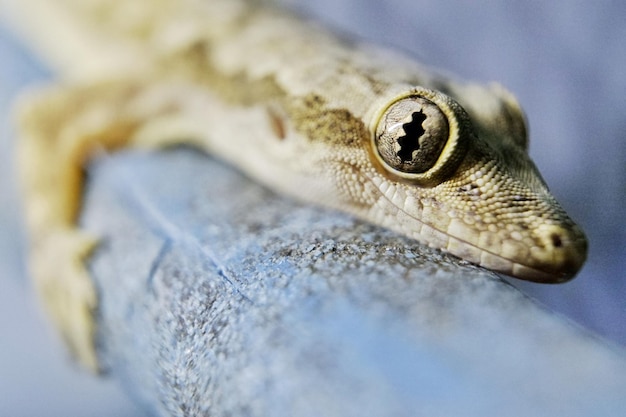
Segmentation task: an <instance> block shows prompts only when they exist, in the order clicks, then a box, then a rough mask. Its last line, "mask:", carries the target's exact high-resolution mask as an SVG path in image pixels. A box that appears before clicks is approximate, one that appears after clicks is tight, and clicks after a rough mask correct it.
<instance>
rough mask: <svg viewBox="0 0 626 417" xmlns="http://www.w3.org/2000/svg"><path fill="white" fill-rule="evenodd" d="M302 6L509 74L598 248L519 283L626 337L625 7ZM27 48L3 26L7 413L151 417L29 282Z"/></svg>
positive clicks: (464, 67)
mask: <svg viewBox="0 0 626 417" xmlns="http://www.w3.org/2000/svg"><path fill="white" fill-rule="evenodd" d="M7 1H11V0H7ZM14 1H17V0H14ZM291 3H297V4H300V5H301V6H302V7H303V10H306V11H308V12H310V13H312V14H313V15H317V16H318V17H320V18H321V19H322V20H324V21H326V22H330V24H331V25H333V26H336V27H339V28H341V29H342V30H344V31H348V32H351V33H356V34H358V35H360V36H362V37H365V38H368V39H371V40H374V41H376V42H377V43H383V44H389V45H392V46H395V47H400V48H402V49H405V50H408V51H409V52H411V53H412V54H413V55H415V56H416V58H418V59H419V60H421V61H422V62H425V63H428V64H429V65H432V66H435V67H439V68H444V69H445V70H447V71H449V72H451V73H454V74H457V75H459V76H461V77H463V78H467V79H473V80H478V81H492V80H495V81H498V82H500V83H502V84H503V85H505V86H506V87H507V88H508V89H510V90H511V91H512V92H514V93H515V94H516V96H517V97H518V99H519V100H520V102H521V103H522V106H523V107H524V109H525V110H526V112H527V115H528V119H529V124H530V132H531V154H532V156H533V159H534V160H535V162H536V163H537V165H538V166H539V168H540V170H541V172H542V173H543V175H544V177H545V179H546V181H547V182H548V184H549V185H550V187H551V190H552V192H553V193H554V194H555V195H556V196H557V198H558V199H559V200H560V201H561V202H562V204H563V205H564V206H565V208H566V209H567V210H568V211H569V212H570V214H571V215H572V217H573V218H574V219H575V220H577V221H578V222H579V223H580V224H581V225H582V226H583V228H584V229H585V230H586V231H587V233H588V236H589V240H590V254H589V261H588V263H587V265H586V266H585V268H584V269H583V271H582V272H581V274H580V275H579V277H578V278H577V279H576V280H574V281H572V282H571V283H568V284H564V285H559V286H541V285H534V284H526V283H522V282H519V281H513V280H512V281H511V282H512V283H513V284H514V285H515V286H517V287H519V288H521V289H523V290H524V291H525V292H526V293H528V294H530V295H531V296H533V297H536V298H538V299H539V300H540V302H542V303H544V304H545V305H546V306H548V308H550V309H553V310H556V311H557V312H560V313H562V314H564V315H566V316H567V317H569V318H571V319H572V320H574V321H575V322H577V323H580V324H581V325H583V326H585V327H587V328H590V329H592V330H593V331H595V332H596V333H598V334H600V335H602V336H604V337H606V338H608V339H610V340H611V341H612V342H614V343H616V344H620V345H626V301H625V297H624V294H625V293H626V274H625V273H624V270H625V269H626V256H625V255H626V214H625V211H624V208H623V206H624V203H625V202H626V140H625V136H626V133H625V132H626V98H625V97H626V76H625V75H624V69H625V68H626V49H625V48H624V44H625V43H626V26H625V25H624V24H623V22H624V21H625V20H626V4H625V3H623V2H608V1H607V2H598V3H589V2H582V1H581V2H574V1H553V2H541V1H529V2H518V3H513V2H506V1H503V0H502V1H479V2H472V4H471V6H470V5H469V3H468V5H466V6H463V5H461V4H459V3H456V2H454V3H453V2H445V1H437V0H425V1H420V2H412V1H409V0H386V1H369V2H364V1H356V0H353V1H349V0H346V1H337V0H334V1H330V0H322V1H317V2H309V3H307V2H305V1H291ZM0 7H1V6H0ZM26 51H27V50H26V49H25V48H24V47H23V46H22V45H20V44H19V43H17V41H16V40H15V39H13V38H12V37H11V35H10V33H9V31H8V28H7V26H0V111H1V113H0V286H1V287H0V330H1V334H2V342H1V343H0V415H12V416H20V415H23V416H32V415H48V416H55V415H64V416H68V415H80V416H90V415H93V416H99V415H119V416H124V415H128V416H131V415H142V413H141V412H140V411H139V410H138V409H137V408H135V406H134V405H132V403H130V401H129V400H128V399H127V398H126V397H125V396H124V394H123V393H122V392H120V390H119V389H118V388H117V386H116V385H115V383H114V382H113V381H108V380H105V379H104V380H103V379H96V378H93V377H91V376H90V375H87V374H84V373H83V372H82V371H80V370H77V369H75V368H74V367H73V366H72V365H71V364H70V362H69V361H68V359H67V357H66V355H65V352H64V350H63V349H62V347H61V345H60V342H59V340H58V339H57V338H56V335H54V334H53V333H52V331H51V329H50V328H49V327H48V325H47V323H46V322H45V319H44V318H43V315H42V314H41V312H40V310H39V307H38V306H37V304H36V302H35V300H34V297H33V295H32V293H31V291H30V284H29V283H28V281H27V280H26V278H25V273H24V267H23V262H24V259H23V247H22V239H21V234H22V230H21V226H20V219H19V203H18V199H17V198H16V187H15V183H14V178H13V176H12V169H13V167H12V163H13V159H12V149H13V145H12V141H13V140H14V132H13V131H12V127H11V123H10V114H9V112H8V111H9V109H10V107H11V102H12V101H13V100H14V99H15V98H16V97H17V95H18V92H19V91H22V90H23V89H24V88H25V87H27V86H32V85H36V84H41V83H42V82H44V81H45V80H47V79H50V78H51V76H50V75H49V74H48V73H47V72H46V71H45V69H43V68H42V67H40V66H39V65H38V64H37V63H36V62H35V61H33V60H32V58H31V57H29V55H28V54H27V52H26Z"/></svg>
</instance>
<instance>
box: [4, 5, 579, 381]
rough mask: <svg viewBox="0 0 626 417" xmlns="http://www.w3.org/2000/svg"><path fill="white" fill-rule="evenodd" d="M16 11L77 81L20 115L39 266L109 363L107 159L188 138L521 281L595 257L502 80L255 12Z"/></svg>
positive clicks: (313, 196) (77, 342)
mask: <svg viewBox="0 0 626 417" xmlns="http://www.w3.org/2000/svg"><path fill="white" fill-rule="evenodd" d="M17 3H19V4H18V5H16V6H14V12H15V15H16V16H17V21H18V22H24V25H23V27H24V28H26V29H28V28H31V29H32V28H37V30H32V31H30V32H29V31H28V30H26V32H27V33H26V34H25V35H26V37H27V38H29V39H30V40H31V43H32V44H33V46H34V47H35V48H36V49H38V50H39V52H40V53H41V54H42V55H43V56H44V57H46V59H48V61H49V62H50V63H51V65H53V66H55V67H56V68H57V69H58V71H59V73H60V75H61V76H62V77H65V78H66V80H68V81H66V82H67V84H66V85H64V86H60V87H52V88H50V89H48V90H45V91H43V92H39V93H35V94H34V95H31V96H30V97H28V98H26V99H25V100H24V101H23V103H22V107H21V111H20V115H21V116H20V126H21V132H22V134H21V136H22V138H21V140H20V143H19V151H20V161H19V162H20V168H21V171H22V178H23V185H24V187H23V188H24V195H25V199H26V212H27V220H28V223H29V228H30V230H31V242H32V248H33V249H32V257H31V270H32V273H33V276H34V278H35V281H36V283H37V287H38V289H39V292H40V293H41V294H42V296H43V298H44V301H45V302H46V304H47V306H48V307H49V309H50V311H51V313H52V315H53V317H54V318H55V320H56V322H57V323H58V325H59V326H60V328H61V330H62V332H63V334H64V336H65V338H66V339H67V340H68V342H69V345H70V346H71V347H72V349H73V350H74V352H75V353H76V355H77V356H78V358H79V359H80V360H81V361H82V362H83V363H84V364H86V365H87V366H89V367H91V368H93V369H97V367H98V362H97V357H96V354H95V349H94V345H93V335H94V322H93V317H92V314H93V311H94V309H95V308H96V306H97V295H96V294H95V291H94V289H93V287H92V284H91V280H90V278H89V276H88V273H87V272H86V270H85V268H84V266H83V262H84V259H85V257H87V256H88V254H89V252H90V250H91V249H92V248H93V247H94V245H95V244H96V242H97V239H96V237H89V236H85V235H84V233H83V232H81V231H79V230H78V229H77V228H76V225H75V221H76V218H77V216H78V213H79V210H80V196H81V184H82V177H81V167H82V166H83V165H84V164H85V163H86V162H87V161H88V160H89V158H90V156H91V155H92V154H93V153H94V152H95V151H96V150H97V149H102V148H106V149H110V150H114V149H118V148H122V147H129V146H133V147H145V148H155V147H163V146H166V145H169V144H175V143H179V142H181V141H183V140H182V139H184V142H185V143H191V144H193V145H196V146H198V147H200V148H202V149H204V150H206V151H207V152H210V153H213V154H215V155H218V156H220V157H221V158H223V159H225V160H227V161H229V162H231V163H232V164H233V165H235V166H237V167H238V168H239V169H241V170H242V171H244V172H246V173H247V174H249V175H250V176H251V177H252V178H256V179H258V181H260V182H262V183H264V184H266V185H267V186H269V187H271V188H273V189H275V190H278V191H281V192H285V193H287V194H290V195H292V196H295V197H297V198H300V199H302V200H306V201H311V202H316V203H321V204H324V205H327V206H331V207H334V208H337V209H339V210H343V211H346V212H349V213H352V214H354V215H356V216H359V217H361V218H363V219H365V220H367V221H369V222H372V223H375V224H378V225H381V226H384V227H388V228H390V229H393V230H395V231H397V232H399V233H401V234H404V235H407V236H410V237H412V238H414V239H415V240H417V241H419V242H422V243H424V244H427V245H430V246H434V247H437V248H440V249H443V250H445V251H447V252H450V253H452V254H454V255H457V256H459V257H461V258H464V259H466V260H468V261H470V262H473V263H475V264H477V265H481V266H483V267H486V268H489V269H492V270H495V271H498V272H501V273H504V274H507V275H511V276H514V277H517V278H521V279H527V280H531V281H538V282H548V283H555V282H563V281H566V280H568V279H570V278H572V277H573V276H574V275H575V274H576V273H577V272H578V270H579V269H580V268H581V266H582V265H583V263H584V261H585V258H586V251H587V244H586V240H585V236H584V234H583V232H582V231H581V230H580V228H579V227H578V226H576V225H575V224H574V222H573V221H572V220H571V219H570V218H569V217H568V216H567V214H566V213H565V212H564V211H563V209H562V208H561V207H560V206H559V205H558V203H557V202H556V201H555V199H554V198H553V197H552V196H551V195H550V193H549V192H548V189H547V187H546V185H545V183H544V182H543V180H542V179H541V177H540V175H539V173H538V172H537V169H536V168H535V166H534V164H533V163H532V161H531V160H530V159H529V157H528V154H527V144H528V142H527V136H526V129H525V123H524V118H523V115H522V112H521V110H520V108H519V106H518V104H517V102H516V101H515V99H514V98H513V97H512V96H511V95H510V94H509V93H507V92H506V91H505V90H504V89H502V88H501V87H499V86H497V85H489V86H479V85H475V84H470V83H462V82H457V81H453V80H450V79H448V78H446V77H444V76H440V75H437V74H435V73H432V72H430V71H427V70H425V69H424V68H423V67H421V66H420V65H418V64H416V63H414V62H412V61H411V60H409V59H407V58H406V57H404V56H401V55H398V54H395V53H393V52H389V51H386V50H381V49H378V48H375V47H373V46H370V45H364V44H360V43H355V42H348V41H345V40H339V39H338V38H336V37H334V36H333V35H331V34H329V33H328V32H326V31H325V30H324V29H322V28H319V27H317V26H315V25H313V24H311V23H305V22H302V21H300V20H297V19H296V18H294V17H293V16H291V15H289V14H286V13H283V12H279V11H275V10H267V9H262V8H259V7H257V6H256V3H254V2H244V1H238V0H213V1H206V2H201V1H192V0H186V1H174V0H158V1H155V0H135V1H133V2H124V1H121V0H120V1H107V0H91V1H89V0H82V1H81V0H57V1H48V0H45V1H42V0H27V1H22V2H17ZM33 7H35V8H44V9H45V8H47V9H46V12H45V13H40V14H37V16H39V17H41V16H47V17H45V18H44V19H43V20H42V21H39V20H36V19H38V17H37V16H35V14H33V13H30V12H28V11H27V10H33V9H32V8H33ZM41 27H45V28H46V30H45V31H41V30H39V29H41ZM53 34H55V35H56V36H53ZM51 40H53V41H51ZM51 42H55V43H51ZM59 43H61V44H62V45H63V48H60V47H59Z"/></svg>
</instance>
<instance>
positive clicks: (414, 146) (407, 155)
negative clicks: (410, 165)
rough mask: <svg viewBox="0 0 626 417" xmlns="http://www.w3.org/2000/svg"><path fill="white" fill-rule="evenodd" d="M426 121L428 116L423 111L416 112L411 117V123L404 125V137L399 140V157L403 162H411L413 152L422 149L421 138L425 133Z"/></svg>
mask: <svg viewBox="0 0 626 417" xmlns="http://www.w3.org/2000/svg"><path fill="white" fill-rule="evenodd" d="M425 120H426V115H425V114H424V113H422V112H421V111H418V112H414V113H413V114H412V115H411V121H410V122H408V123H404V124H403V125H402V129H403V130H404V136H400V137H399V138H398V145H400V150H399V151H398V153H397V155H398V157H399V158H400V159H402V162H411V161H412V160H413V152H414V151H416V150H418V149H419V147H420V143H419V138H420V137H421V136H422V135H423V134H424V133H425V130H424V128H423V127H422V123H424V121H425Z"/></svg>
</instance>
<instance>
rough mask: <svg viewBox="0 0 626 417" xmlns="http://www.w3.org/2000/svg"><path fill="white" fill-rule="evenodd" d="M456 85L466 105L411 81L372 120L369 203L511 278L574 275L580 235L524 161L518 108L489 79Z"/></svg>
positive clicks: (582, 250)
mask: <svg viewBox="0 0 626 417" xmlns="http://www.w3.org/2000/svg"><path fill="white" fill-rule="evenodd" d="M461 88H463V87H458V90H457V91H456V94H455V97H457V98H461V99H462V98H463V97H464V95H470V94H469V93H471V96H472V100H473V102H477V103H478V104H475V105H474V106H475V107H470V106H471V105H469V106H468V105H466V106H462V105H461V104H459V102H457V101H456V100H455V99H452V98H451V97H450V96H449V95H447V94H443V93H440V92H437V91H434V90H430V89H426V88H421V87H418V88H413V89H410V90H409V91H406V93H403V94H400V95H398V96H396V97H394V98H393V99H392V100H390V101H389V102H388V103H387V104H386V105H385V106H382V108H381V109H380V111H379V112H378V113H377V115H376V116H375V117H374V118H373V120H374V123H373V125H372V126H371V128H370V131H371V138H372V140H371V155H372V158H371V159H373V160H374V164H375V165H376V167H377V171H378V172H379V173H380V174H382V176H383V177H384V178H385V179H384V180H382V179H376V178H373V179H372V181H373V182H374V183H375V184H377V185H379V188H380V194H381V198H380V201H381V202H379V203H378V204H377V205H378V206H379V207H378V208H379V209H383V208H382V206H384V205H385V204H388V203H391V206H393V207H395V208H396V209H397V210H396V211H395V213H394V214H395V215H394V216H384V217H386V218H390V217H393V218H394V223H395V224H386V226H387V227H390V228H392V229H395V230H398V231H400V232H403V233H404V234H407V235H409V236H412V237H415V238H416V239H417V240H420V241H422V242H425V243H428V244H429V245H431V246H434V247H438V248H441V249H443V250H446V251H448V252H450V253H452V254H454V255H456V256H459V257H461V258H463V259H466V260H468V261H470V262H472V263H475V264H478V265H481V266H484V267H486V268H489V269H492V270H495V271H498V272H502V273H504V274H507V275H510V276H513V277H516V278H520V279H525V280H530V281H537V282H546V283H558V282H565V281H567V280H569V279H571V278H573V277H574V275H575V274H576V273H577V272H578V271H579V270H580V268H581V267H582V265H583V263H584V261H585V259H586V255H587V241H586V238H585V235H584V233H583V232H582V230H581V229H580V228H579V227H578V226H577V225H576V224H575V223H574V222H573V221H572V220H571V219H570V217H569V216H568V215H567V214H566V212H565V211H564V210H563V209H562V208H561V206H560V205H559V203H558V202H557V201H556V200H555V198H554V197H553V196H552V195H551V194H550V192H549V191H548V188H547V186H546V184H545V182H544V180H543V179H542V178H541V175H540V174H539V172H538V170H537V168H536V167H535V165H534V163H533V162H532V161H531V159H530V158H529V156H528V153H527V145H528V141H527V135H526V129H525V124H524V119H523V115H522V112H521V110H520V109H519V106H518V105H517V103H516V102H515V100H514V99H513V98H512V96H511V95H510V94H508V93H506V92H505V91H504V90H503V89H501V88H500V87H497V86H491V87H490V88H489V89H485V88H484V87H480V90H476V91H471V92H468V91H467V89H469V88H474V87H471V86H470V87H464V88H465V89H466V90H465V91H463V90H461ZM476 88H477V89H478V88H479V87H476ZM481 94H483V95H484V97H483V98H484V99H483V100H481ZM477 97H478V101H476V98H477ZM494 97H495V98H494ZM490 103H491V104H493V103H495V105H497V106H499V107H500V108H499V109H498V111H497V112H492V111H491V110H490V109H488V108H486V107H487V106H489V105H490ZM493 114H497V115H498V116H497V117H494V116H493ZM385 201H386V202H385ZM387 210H389V209H387Z"/></svg>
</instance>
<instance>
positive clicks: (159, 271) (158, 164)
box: [84, 150, 626, 416]
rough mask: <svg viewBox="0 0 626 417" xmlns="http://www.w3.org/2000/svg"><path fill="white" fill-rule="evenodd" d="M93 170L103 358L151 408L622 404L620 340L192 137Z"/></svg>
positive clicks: (90, 207)
mask: <svg viewBox="0 0 626 417" xmlns="http://www.w3.org/2000/svg"><path fill="white" fill-rule="evenodd" d="M92 174H93V175H92V179H93V181H92V184H91V186H90V192H89V193H88V195H87V206H86V215H85V217H84V223H85V227H86V228H87V229H88V230H91V231H93V232H95V233H97V234H99V235H101V236H103V237H104V240H103V243H102V245H101V247H100V249H99V250H98V252H97V253H96V255H95V256H94V258H93V261H92V264H91V265H92V270H93V272H94V274H95V276H96V280H97V283H98V286H99V288H100V294H101V297H102V299H101V311H100V319H99V320H100V337H99V340H100V352H101V358H102V360H103V362H104V363H106V364H107V366H108V367H109V369H110V371H111V372H112V373H113V375H115V377H116V378H118V379H120V380H121V381H122V382H123V383H124V384H125V385H126V386H127V387H129V388H130V390H131V392H133V393H134V395H136V396H138V397H140V398H142V401H143V402H144V403H145V404H147V405H148V408H150V409H152V411H153V412H154V414H158V415H209V414H210V415H213V416H222V415H237V416H239V415H244V416H270V415H271V416H320V415H324V416H390V415H393V416H415V415H465V416H484V415H497V414H500V413H502V412H505V411H506V413H507V415H546V416H548V415H550V416H559V415H562V416H591V415H611V414H615V415H617V414H620V412H624V411H626V398H625V397H624V396H623V393H624V390H626V361H625V360H624V357H623V356H622V355H620V354H618V353H617V352H612V351H611V350H609V349H608V348H607V347H606V346H603V345H602V344H601V343H600V342H598V341H597V340H595V339H593V338H591V337H590V336H589V335H587V334H586V333H585V332H583V331H581V330H579V329H575V328H573V327H571V326H569V325H567V324H565V323H563V322H562V321H561V320H559V319H557V318H555V317H554V316H552V315H551V314H549V313H546V312H545V311H543V310H541V309H539V308H538V307H537V306H535V305H534V304H533V303H532V302H531V301H530V300H529V299H527V298H525V297H524V296H523V295H522V294H521V293H519V292H518V291H517V290H516V289H515V288H513V287H511V286H510V285H508V284H507V283H506V282H504V281H501V280H500V279H499V278H498V277H497V276H495V275H494V274H492V273H490V272H486V271H483V270H480V269H478V268H475V267H473V266H471V265H467V264H464V263H462V262H461V261H458V260H457V259H455V258H452V257H448V256H446V255H443V254H441V253H440V252H437V251H434V250H430V249H428V248H425V247H422V246H418V245H416V244H415V243H414V242H412V241H410V240H408V239H403V238H399V237H397V236H395V235H394V234H393V233H391V232H388V231H386V230H382V229H379V228H376V227H373V226H369V225H366V224H363V223H361V222H359V221H357V220H354V219H352V218H350V217H347V216H343V215H340V214H337V213H332V212H328V211H324V210H320V209H317V208H311V207H308V206H303V205H300V204H298V203H296V202H293V201H291V200H288V199H285V198H282V197H279V196H277V195H275V194H273V193H271V192H269V191H266V190H265V189H264V188H261V187H259V186H258V185H256V184H254V183H252V182H250V181H249V180H247V179H245V178H243V177H242V176H241V175H240V174H238V173H237V172H234V171H232V170H231V169H229V168H227V167H225V166H223V165H222V164H220V163H217V162H215V161H214V160H212V159H211V158H209V157H207V156H204V155H202V154H200V153H196V152H193V151H191V150H177V151H170V152H164V153H159V154H156V155H150V156H149V155H140V154H130V155H125V156H123V157H116V158H114V159H107V160H103V161H101V162H100V163H99V164H97V165H96V166H95V167H94V168H93V170H92ZM181 184H184V186H181ZM235 190H236V192H234V191H235ZM226 196H228V198H225V197H226Z"/></svg>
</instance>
